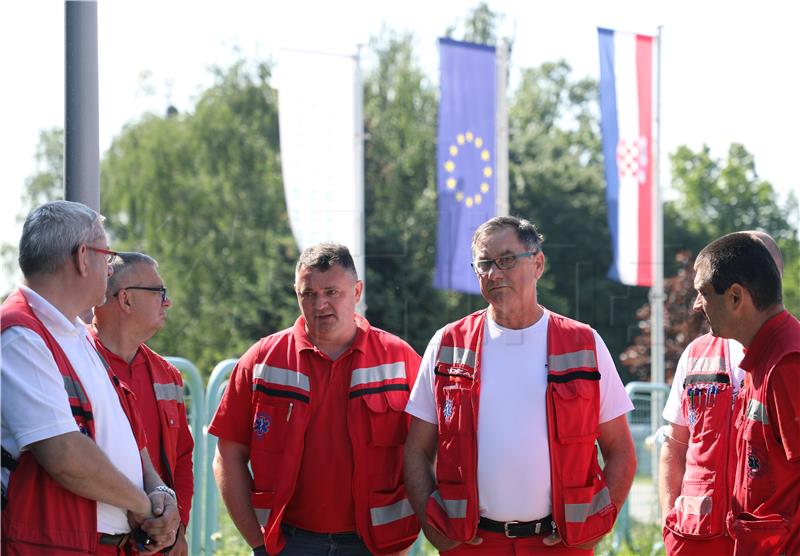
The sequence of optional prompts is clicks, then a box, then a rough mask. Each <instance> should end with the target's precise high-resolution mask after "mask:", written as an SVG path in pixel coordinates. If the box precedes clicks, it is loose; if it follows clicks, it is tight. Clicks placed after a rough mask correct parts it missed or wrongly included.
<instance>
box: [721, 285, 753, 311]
mask: <svg viewBox="0 0 800 556" xmlns="http://www.w3.org/2000/svg"><path fill="white" fill-rule="evenodd" d="M725 295H726V296H727V297H728V299H730V302H731V308H732V309H733V310H738V309H740V308H741V307H742V306H743V304H744V303H745V301H746V300H747V299H750V292H748V291H747V290H746V289H745V288H743V287H742V285H741V284H737V283H735V282H734V283H733V284H731V287H729V288H728V291H727V292H726V293H725ZM751 301H752V300H751Z"/></svg>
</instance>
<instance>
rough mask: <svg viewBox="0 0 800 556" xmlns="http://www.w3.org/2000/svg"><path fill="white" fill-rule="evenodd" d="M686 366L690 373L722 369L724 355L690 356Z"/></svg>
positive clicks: (723, 368) (723, 366)
mask: <svg viewBox="0 0 800 556" xmlns="http://www.w3.org/2000/svg"><path fill="white" fill-rule="evenodd" d="M687 368H689V369H691V370H692V373H707V372H710V371H724V370H725V368H726V366H725V358H724V357H690V358H689V361H688V365H687Z"/></svg>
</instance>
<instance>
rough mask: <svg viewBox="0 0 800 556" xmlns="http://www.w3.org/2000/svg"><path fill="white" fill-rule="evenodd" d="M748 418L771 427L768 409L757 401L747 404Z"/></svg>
mask: <svg viewBox="0 0 800 556" xmlns="http://www.w3.org/2000/svg"><path fill="white" fill-rule="evenodd" d="M747 418H748V419H750V420H751V421H758V422H759V423H761V424H762V425H769V415H767V408H766V407H765V406H764V405H763V404H762V403H761V402H757V401H756V400H750V401H749V402H747Z"/></svg>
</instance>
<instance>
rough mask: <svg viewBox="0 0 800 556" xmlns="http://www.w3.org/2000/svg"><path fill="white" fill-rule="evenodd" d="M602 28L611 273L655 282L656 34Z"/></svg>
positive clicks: (624, 279) (602, 111)
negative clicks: (654, 67)
mask: <svg viewBox="0 0 800 556" xmlns="http://www.w3.org/2000/svg"><path fill="white" fill-rule="evenodd" d="M598 31H599V39H600V114H601V125H600V128H601V131H602V135H603V155H604V157H605V175H606V184H607V189H606V200H607V201H608V225H609V228H610V229H611V244H612V249H613V251H614V262H613V264H612V266H611V269H610V270H609V272H608V276H609V278H612V279H614V280H617V281H619V282H622V283H623V284H627V285H631V286H652V285H653V260H654V258H653V245H652V244H653V241H652V239H653V231H652V230H653V195H654V194H655V191H654V184H653V177H654V176H653V129H652V128H653V117H652V116H653V43H654V39H653V37H651V36H646V35H636V34H634V33H625V32H620V31H613V30H611V29H598Z"/></svg>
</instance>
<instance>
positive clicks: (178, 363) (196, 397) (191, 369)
mask: <svg viewBox="0 0 800 556" xmlns="http://www.w3.org/2000/svg"><path fill="white" fill-rule="evenodd" d="M164 359H166V360H167V361H169V362H170V363H172V364H173V365H175V367H176V368H177V369H178V370H179V371H180V372H181V373H182V374H183V376H184V384H183V387H184V389H185V390H188V391H189V394H188V396H186V398H187V401H188V402H189V403H188V404H187V406H188V407H187V411H188V414H189V415H188V417H189V428H190V429H191V430H192V436H193V437H194V451H193V452H192V460H193V462H194V469H195V473H194V499H195V500H201V501H202V500H203V492H204V478H205V476H204V474H203V473H198V472H197V470H198V469H199V467H198V465H197V463H198V462H201V461H203V455H204V454H205V449H204V448H205V437H204V435H203V433H202V431H203V425H204V424H205V423H206V422H207V420H208V419H207V416H206V397H205V388H204V387H203V377H202V376H201V375H200V371H198V370H197V367H195V366H194V364H193V363H192V362H191V361H189V360H188V359H184V358H183V357H165V358H164ZM201 509H202V506H200V505H198V504H195V505H194V511H193V512H192V513H191V516H190V517H189V530H188V531H187V535H186V538H187V539H188V540H189V547H190V548H191V549H192V551H193V552H195V553H197V552H200V551H201V550H202V540H201V539H202V526H203V519H202V516H198V512H199V511H201Z"/></svg>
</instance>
